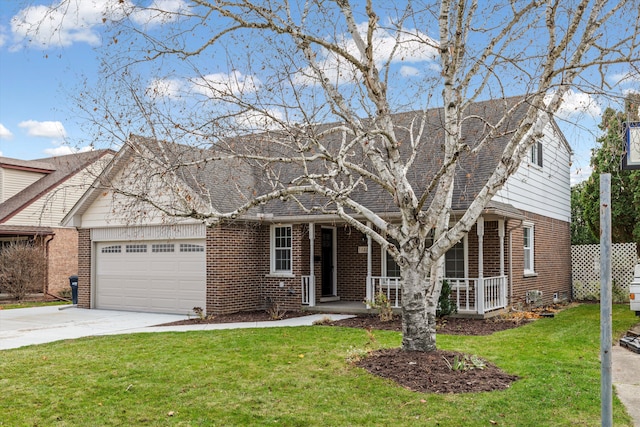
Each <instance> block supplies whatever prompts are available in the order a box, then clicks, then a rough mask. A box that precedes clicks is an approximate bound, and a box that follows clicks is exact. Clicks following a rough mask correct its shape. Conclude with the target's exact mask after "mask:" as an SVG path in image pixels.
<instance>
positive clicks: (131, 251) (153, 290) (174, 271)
mask: <svg viewBox="0 0 640 427" xmlns="http://www.w3.org/2000/svg"><path fill="white" fill-rule="evenodd" d="M95 292H96V299H95V302H96V308H102V309H111V310H128V311H148V312H156V313H176V314H187V313H190V312H192V311H193V308H194V307H202V308H203V309H205V307H206V260H205V242H204V240H177V241H162V242H158V241H139V242H101V243H98V244H97V251H96V286H95Z"/></svg>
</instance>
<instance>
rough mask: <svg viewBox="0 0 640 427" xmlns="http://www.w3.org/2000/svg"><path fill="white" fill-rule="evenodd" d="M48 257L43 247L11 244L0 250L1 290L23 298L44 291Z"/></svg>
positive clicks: (14, 296)
mask: <svg viewBox="0 0 640 427" xmlns="http://www.w3.org/2000/svg"><path fill="white" fill-rule="evenodd" d="M45 273H46V259H45V256H44V252H43V250H42V248H40V247H37V246H33V245H31V244H17V243H14V244H11V245H9V246H6V247H4V248H2V249H1V250H0V290H2V292H6V293H8V294H9V295H11V296H12V297H13V298H15V299H17V300H21V299H23V298H24V297H25V295H27V294H28V293H33V292H42V289H43V285H44V277H45Z"/></svg>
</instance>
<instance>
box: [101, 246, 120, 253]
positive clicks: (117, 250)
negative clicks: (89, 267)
mask: <svg viewBox="0 0 640 427" xmlns="http://www.w3.org/2000/svg"><path fill="white" fill-rule="evenodd" d="M121 251H122V249H121V246H120V245H112V246H105V247H104V248H102V250H101V251H100V252H102V253H103V254H119V253H120V252H121Z"/></svg>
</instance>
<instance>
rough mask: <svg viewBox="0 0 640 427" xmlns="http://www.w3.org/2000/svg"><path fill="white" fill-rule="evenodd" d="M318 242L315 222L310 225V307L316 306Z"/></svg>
mask: <svg viewBox="0 0 640 427" xmlns="http://www.w3.org/2000/svg"><path fill="white" fill-rule="evenodd" d="M315 241H316V227H315V224H314V223H313V222H310V223H309V307H314V306H315V305H316V275H315V263H314V262H313V258H314V256H315V255H314V249H315V247H314V246H315Z"/></svg>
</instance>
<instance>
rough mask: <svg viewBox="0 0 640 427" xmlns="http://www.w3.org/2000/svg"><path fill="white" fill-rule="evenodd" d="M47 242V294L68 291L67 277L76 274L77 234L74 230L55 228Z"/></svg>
mask: <svg viewBox="0 0 640 427" xmlns="http://www.w3.org/2000/svg"><path fill="white" fill-rule="evenodd" d="M54 231H55V236H54V238H53V240H51V241H50V242H49V257H48V260H47V262H48V277H47V285H48V292H49V293H51V294H59V293H60V291H63V290H69V289H70V287H69V276H71V275H74V274H78V232H77V231H76V229H75V228H56V229H54Z"/></svg>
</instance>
